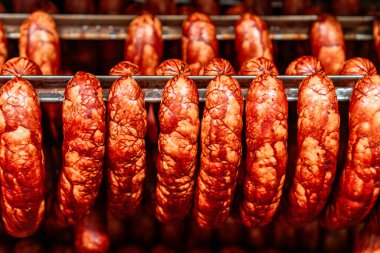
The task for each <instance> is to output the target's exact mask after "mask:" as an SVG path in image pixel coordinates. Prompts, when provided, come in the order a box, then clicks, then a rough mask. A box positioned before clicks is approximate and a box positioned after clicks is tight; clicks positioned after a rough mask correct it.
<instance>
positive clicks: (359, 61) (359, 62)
mask: <svg viewBox="0 0 380 253" xmlns="http://www.w3.org/2000/svg"><path fill="white" fill-rule="evenodd" d="M340 74H341V75H370V76H372V75H376V74H377V70H376V67H375V65H374V64H373V63H372V62H371V61H370V60H368V59H365V58H361V57H354V58H351V59H349V60H347V61H345V62H344V64H343V67H342V69H341V71H340Z"/></svg>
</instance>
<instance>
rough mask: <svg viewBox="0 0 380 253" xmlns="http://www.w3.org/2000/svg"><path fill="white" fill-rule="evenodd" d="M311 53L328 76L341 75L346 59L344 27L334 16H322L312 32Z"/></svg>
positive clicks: (315, 23) (312, 28)
mask: <svg viewBox="0 0 380 253" xmlns="http://www.w3.org/2000/svg"><path fill="white" fill-rule="evenodd" d="M310 42H311V51H312V53H313V56H315V57H317V58H318V59H319V60H320V61H321V63H322V66H323V67H324V69H325V71H326V74H328V75H337V74H339V72H340V70H341V68H342V66H343V63H344V61H345V59H346V52H345V50H346V46H345V43H344V38H343V30H342V26H341V25H340V23H339V22H338V20H336V18H335V17H334V16H331V15H329V14H322V15H320V16H319V17H318V19H317V20H316V21H315V22H314V24H313V26H312V27H311V31H310Z"/></svg>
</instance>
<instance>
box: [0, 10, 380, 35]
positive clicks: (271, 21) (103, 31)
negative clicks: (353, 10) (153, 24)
mask: <svg viewBox="0 0 380 253" xmlns="http://www.w3.org/2000/svg"><path fill="white" fill-rule="evenodd" d="M28 16H29V14H0V20H2V21H3V24H4V29H5V32H6V37H7V38H9V39H18V38H19V36H20V32H19V30H20V25H21V23H22V22H23V21H24V20H25V19H26V18H27V17H28ZM134 17H135V16H134V15H68V14H57V15H53V18H54V19H55V21H56V23H57V27H58V32H59V35H60V38H61V39H64V40H79V39H80V40H105V39H107V40H124V39H125V38H126V36H127V26H128V24H129V22H130V21H131V20H132V19H133V18H134ZM157 17H158V18H159V19H160V20H161V22H162V25H163V39H164V40H179V39H180V38H181V36H182V27H181V26H182V22H183V21H184V20H185V19H186V17H187V16H185V15H158V16H157ZM210 17H211V19H212V20H213V21H214V23H215V25H216V27H217V30H218V32H217V39H218V40H233V39H234V38H235V34H234V24H235V22H236V21H237V20H239V18H240V16H239V15H219V16H210ZM261 18H262V19H263V20H264V21H265V22H266V23H267V25H268V28H269V31H270V36H271V39H273V40H306V39H308V38H309V30H310V26H311V24H312V22H313V21H315V20H316V19H317V16H315V15H296V16H293V15H290V16H261ZM337 18H338V20H339V21H340V23H341V24H342V27H343V29H344V38H345V39H346V40H359V41H365V40H371V39H372V23H373V21H374V19H375V17H374V16H338V17H337Z"/></svg>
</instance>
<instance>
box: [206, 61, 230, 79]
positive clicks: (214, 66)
mask: <svg viewBox="0 0 380 253" xmlns="http://www.w3.org/2000/svg"><path fill="white" fill-rule="evenodd" d="M199 75H205V76H217V75H226V76H232V75H235V70H234V68H233V67H232V65H231V63H230V62H229V61H227V60H226V59H223V58H214V59H212V60H211V61H209V62H208V63H207V64H206V65H205V66H203V67H202V69H201V70H200V71H199Z"/></svg>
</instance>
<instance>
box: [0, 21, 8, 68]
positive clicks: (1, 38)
mask: <svg viewBox="0 0 380 253" xmlns="http://www.w3.org/2000/svg"><path fill="white" fill-rule="evenodd" d="M7 58H8V41H7V38H6V37H5V31H4V27H3V22H1V21H0V68H2V67H3V65H4V63H5V61H6V60H7Z"/></svg>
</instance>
